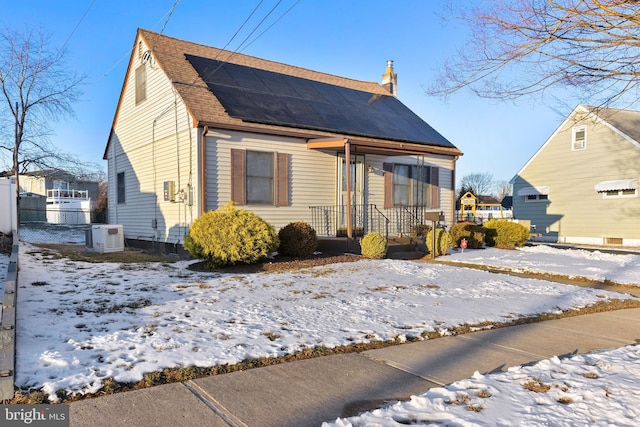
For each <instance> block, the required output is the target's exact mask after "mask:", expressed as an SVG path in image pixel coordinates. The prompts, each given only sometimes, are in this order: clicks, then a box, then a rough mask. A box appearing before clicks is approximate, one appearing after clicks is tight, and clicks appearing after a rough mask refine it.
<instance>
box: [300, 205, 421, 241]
mask: <svg viewBox="0 0 640 427" xmlns="http://www.w3.org/2000/svg"><path fill="white" fill-rule="evenodd" d="M348 208H349V207H348V206H336V205H330V206H310V209H311V226H312V227H313V228H314V229H315V230H316V233H317V234H318V236H337V237H343V236H346V235H347V209H348ZM426 209H427V207H426V206H397V207H393V208H386V209H382V210H380V209H378V207H377V206H376V205H374V204H364V205H354V206H351V221H352V230H353V235H354V236H356V237H357V236H362V235H365V234H367V233H370V232H373V231H375V232H378V233H380V234H382V235H383V236H385V237H386V238H389V236H390V235H392V236H416V235H418V234H419V233H420V231H421V230H422V227H423V226H424V223H425V221H424V212H425V210H426Z"/></svg>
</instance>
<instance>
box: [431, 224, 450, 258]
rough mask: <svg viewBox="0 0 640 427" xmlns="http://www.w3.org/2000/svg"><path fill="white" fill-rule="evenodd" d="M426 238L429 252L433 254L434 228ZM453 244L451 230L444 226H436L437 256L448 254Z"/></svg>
mask: <svg viewBox="0 0 640 427" xmlns="http://www.w3.org/2000/svg"><path fill="white" fill-rule="evenodd" d="M425 240H426V243H427V249H429V253H430V254H432V255H433V253H434V251H433V230H429V232H428V233H427V237H426V238H425ZM451 244H452V240H451V235H450V234H449V232H448V231H447V230H445V229H444V228H436V250H435V254H436V256H441V255H447V254H448V253H449V249H451Z"/></svg>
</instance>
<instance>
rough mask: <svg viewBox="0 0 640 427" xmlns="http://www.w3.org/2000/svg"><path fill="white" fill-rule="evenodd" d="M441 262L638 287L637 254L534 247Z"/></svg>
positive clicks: (479, 252)
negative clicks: (485, 266)
mask: <svg viewBox="0 0 640 427" xmlns="http://www.w3.org/2000/svg"><path fill="white" fill-rule="evenodd" d="M442 259H443V260H446V261H450V262H455V263H460V264H465V263H467V264H479V265H487V266H491V267H500V268H504V269H508V270H511V271H514V272H533V273H551V274H556V275H562V276H569V277H580V278H585V279H590V280H596V281H605V280H607V281H610V282H613V283H619V284H623V285H634V286H640V251H639V252H638V254H637V255H635V254H627V255H621V254H610V253H604V252H600V251H597V250H596V251H587V250H583V249H558V248H553V247H550V246H546V245H536V246H525V247H522V248H519V249H518V250H515V251H509V250H502V249H496V248H486V249H475V250H473V249H471V250H466V251H464V252H455V251H452V252H451V255H449V256H446V257H444V258H442Z"/></svg>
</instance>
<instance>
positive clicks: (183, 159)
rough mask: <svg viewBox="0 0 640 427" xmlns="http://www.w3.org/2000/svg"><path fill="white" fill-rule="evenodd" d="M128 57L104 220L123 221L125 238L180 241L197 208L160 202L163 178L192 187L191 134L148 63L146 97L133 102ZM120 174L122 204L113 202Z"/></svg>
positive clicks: (162, 78) (136, 61)
mask: <svg viewBox="0 0 640 427" xmlns="http://www.w3.org/2000/svg"><path fill="white" fill-rule="evenodd" d="M137 46H138V44H137V43H136V49H137ZM132 61H133V63H132V64H131V67H130V69H129V75H128V76H127V78H126V79H125V87H124V90H123V95H122V100H121V104H120V108H119V111H118V117H117V119H116V124H115V128H114V132H113V133H112V135H111V139H110V141H109V151H108V152H107V156H108V168H109V222H110V223H113V224H116V223H117V224H122V225H123V226H124V234H125V237H126V238H130V239H142V240H156V241H159V242H166V243H179V242H181V238H182V236H183V235H184V234H185V233H186V231H187V227H188V226H189V224H190V222H191V221H192V220H193V219H195V216H196V215H197V212H198V211H197V206H196V205H195V204H194V205H193V206H188V205H187V204H186V203H172V202H168V201H164V197H163V196H164V192H163V191H164V188H163V182H164V181H174V182H175V184H176V190H177V191H178V190H185V191H186V190H187V189H188V187H187V184H189V183H191V184H192V186H193V188H194V189H195V188H197V180H196V178H197V169H196V164H197V158H196V157H197V156H196V153H197V152H196V147H195V141H196V140H197V138H196V133H195V130H192V129H191V128H190V127H191V120H190V117H189V114H188V112H187V111H186V108H185V106H184V104H183V103H182V100H181V99H180V97H178V96H177V95H176V94H175V92H174V90H173V87H172V85H171V82H170V81H169V80H168V79H167V77H166V75H165V74H164V72H163V71H162V70H161V69H160V68H159V67H158V66H157V65H155V64H153V62H151V63H147V64H146V67H147V70H146V82H147V90H146V92H147V98H146V100H145V101H142V102H140V103H139V104H138V105H136V102H135V70H136V68H138V66H139V65H140V64H141V62H140V61H141V59H140V56H139V55H137V54H135V53H134V55H133V57H132ZM119 172H124V174H125V193H126V201H125V203H124V204H118V203H117V174H118V173H119ZM194 196H195V192H194ZM195 200H197V198H196V197H194V201H195ZM154 220H155V221H154ZM154 222H157V229H154V228H153V223H154Z"/></svg>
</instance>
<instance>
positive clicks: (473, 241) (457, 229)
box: [449, 222, 485, 249]
mask: <svg viewBox="0 0 640 427" xmlns="http://www.w3.org/2000/svg"><path fill="white" fill-rule="evenodd" d="M449 233H450V234H451V240H452V241H453V246H454V247H460V242H461V241H462V239H467V248H469V249H481V248H482V245H483V243H484V233H485V229H484V228H483V227H481V226H479V225H477V224H474V223H472V222H459V223H457V224H454V225H453V226H452V227H451V230H450V231H449Z"/></svg>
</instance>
